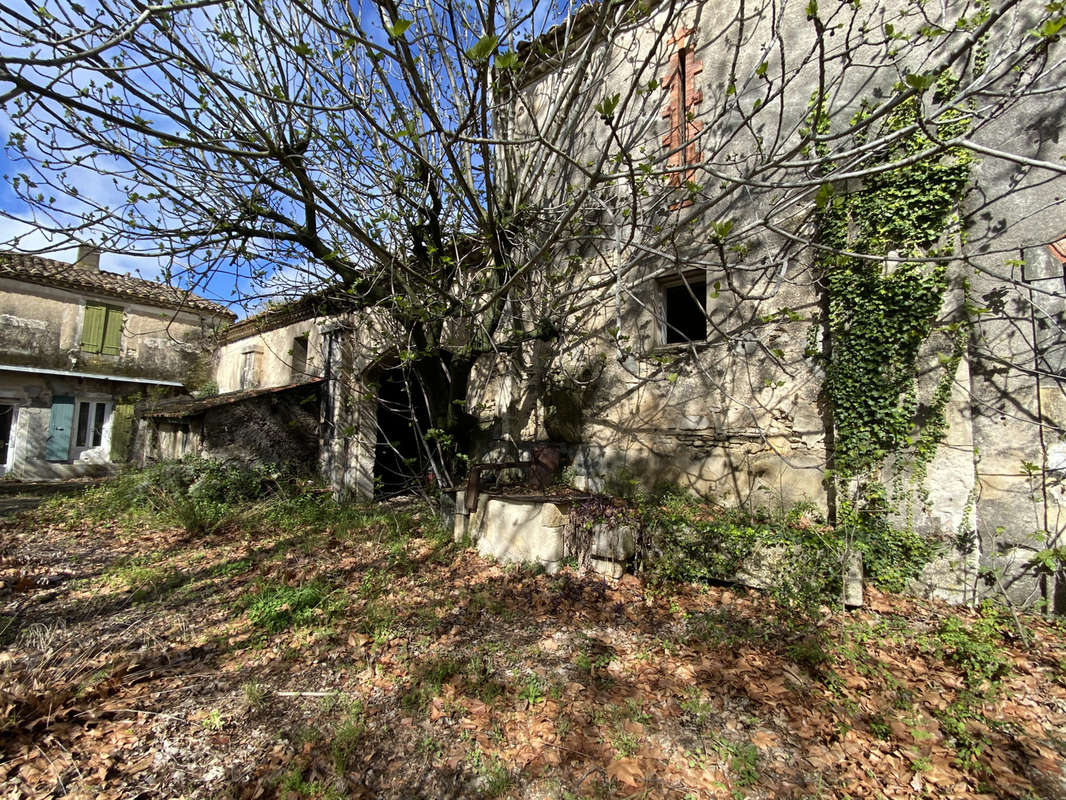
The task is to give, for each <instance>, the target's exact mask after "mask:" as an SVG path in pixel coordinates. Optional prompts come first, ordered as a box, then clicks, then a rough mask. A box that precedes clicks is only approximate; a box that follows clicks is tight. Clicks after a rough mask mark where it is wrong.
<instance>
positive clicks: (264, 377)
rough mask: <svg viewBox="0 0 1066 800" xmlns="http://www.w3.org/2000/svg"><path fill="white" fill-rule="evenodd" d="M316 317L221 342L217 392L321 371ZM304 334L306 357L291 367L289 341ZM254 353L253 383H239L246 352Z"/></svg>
mask: <svg viewBox="0 0 1066 800" xmlns="http://www.w3.org/2000/svg"><path fill="white" fill-rule="evenodd" d="M317 323H318V320H315V319H305V320H300V321H299V322H293V323H291V324H289V325H284V326H282V327H279V328H274V329H272V330H266V331H262V332H255V333H252V334H250V335H248V336H245V337H243V338H240V339H236V340H234V341H227V342H225V343H224V344H223V345H222V346H221V347H220V348H219V349H218V354H217V356H216V358H217V366H216V368H215V381H216V382H217V383H218V389H219V391H220V392H233V391H236V390H238V389H242V388H243V389H250V388H255V387H264V388H265V387H269V386H286V385H288V384H290V383H298V382H299V381H301V380H306V379H307V378H308V377H319V376H321V375H322V369H323V363H324V355H323V340H322V332H321V330H320V329H319V325H318V324H317ZM298 337H307V360H306V363H305V365H304V368H303V369H302V370H297V369H295V368H294V367H296V366H299V365H298V364H297V365H294V363H293V362H294V359H293V343H294V342H295V340H296V339H297V338H298ZM249 352H251V353H255V354H256V361H257V366H256V370H255V379H254V385H250V386H242V385H241V371H242V367H243V364H244V360H245V354H246V353H249Z"/></svg>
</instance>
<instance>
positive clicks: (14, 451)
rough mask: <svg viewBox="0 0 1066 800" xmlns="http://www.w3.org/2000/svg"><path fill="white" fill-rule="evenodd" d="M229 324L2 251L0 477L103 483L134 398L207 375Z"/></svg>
mask: <svg viewBox="0 0 1066 800" xmlns="http://www.w3.org/2000/svg"><path fill="white" fill-rule="evenodd" d="M234 317H235V315H234V314H232V313H231V312H230V311H228V310H227V309H226V308H224V307H223V306H221V305H218V304H217V303H213V302H210V301H208V300H205V299H203V298H201V297H197V296H195V295H192V294H189V293H186V292H182V291H180V290H177V289H174V288H172V287H170V286H167V285H166V284H163V283H158V282H154V281H147V280H143V279H141V278H135V277H131V276H129V275H122V274H117V273H113V272H106V271H103V270H101V269H100V262H99V253H98V252H95V251H93V250H91V249H88V248H82V249H81V250H80V251H79V258H78V260H77V261H76V262H75V263H74V264H68V263H63V262H59V261H54V260H51V259H46V258H40V257H38V256H32V255H25V254H20V253H0V471H2V472H3V473H4V474H6V475H10V476H13V477H17V478H25V479H46V478H68V477H76V476H80V475H89V474H103V473H107V472H110V471H112V470H113V469H114V465H115V464H117V463H121V462H124V461H126V460H127V456H128V450H129V446H130V437H131V431H132V426H133V401H134V399H136V398H138V397H144V396H157V395H160V394H163V395H165V394H175V393H184V392H185V390H186V389H187V388H191V387H193V386H195V385H196V384H199V383H202V382H203V381H204V380H205V378H206V377H208V375H209V373H210V366H211V365H210V356H211V348H212V347H213V337H214V335H215V333H216V332H217V331H218V329H219V328H220V327H221V326H223V325H224V324H226V323H229V322H231V321H232V320H233V319H234Z"/></svg>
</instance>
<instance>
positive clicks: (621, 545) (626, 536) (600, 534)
mask: <svg viewBox="0 0 1066 800" xmlns="http://www.w3.org/2000/svg"><path fill="white" fill-rule="evenodd" d="M635 552H636V531H634V530H633V528H632V527H630V526H629V525H621V526H617V527H615V526H608V525H603V524H600V525H597V526H596V528H595V529H594V530H593V532H592V542H591V544H590V546H589V553H590V555H592V556H593V557H594V558H609V559H613V560H615V561H626V560H628V559H630V558H632V557H633V554H634V553H635Z"/></svg>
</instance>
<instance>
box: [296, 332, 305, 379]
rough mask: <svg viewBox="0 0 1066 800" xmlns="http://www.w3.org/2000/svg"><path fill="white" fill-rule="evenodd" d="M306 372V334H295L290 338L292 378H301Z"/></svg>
mask: <svg viewBox="0 0 1066 800" xmlns="http://www.w3.org/2000/svg"><path fill="white" fill-rule="evenodd" d="M306 374H307V335H306V334H304V335H303V336H297V337H296V338H295V339H293V340H292V378H293V380H294V381H298V380H301V379H303V377H304V376H305V375H306Z"/></svg>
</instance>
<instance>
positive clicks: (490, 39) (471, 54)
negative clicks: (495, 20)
mask: <svg viewBox="0 0 1066 800" xmlns="http://www.w3.org/2000/svg"><path fill="white" fill-rule="evenodd" d="M499 41H500V39H499V37H498V36H493V35H492V34H489V35H487V36H482V37H481V38H480V39H478V40H477V42H475V43H474V46H473V47H471V48H470V49H469V50H467V51H466V57H467V58H469V59H470V60H471V61H473V62H475V63H480V62H482V61H487V60H488V58H489V56H491V55H492V53H493V51H494V50H495V49H496V45H497V43H499Z"/></svg>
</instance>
